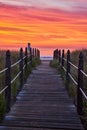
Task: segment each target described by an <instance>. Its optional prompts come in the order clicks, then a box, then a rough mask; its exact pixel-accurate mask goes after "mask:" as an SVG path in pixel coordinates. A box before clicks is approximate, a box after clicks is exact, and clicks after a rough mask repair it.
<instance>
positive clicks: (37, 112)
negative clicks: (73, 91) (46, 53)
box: [0, 61, 83, 130]
mask: <svg viewBox="0 0 87 130" xmlns="http://www.w3.org/2000/svg"><path fill="white" fill-rule="evenodd" d="M51 129H58V130H83V127H82V125H81V122H80V119H79V117H78V115H77V112H76V109H75V106H74V105H73V104H72V100H71V99H70V98H69V97H68V94H67V92H66V89H65V86H64V84H63V81H62V79H61V76H60V75H58V74H57V72H56V70H55V69H53V68H50V67H49V62H48V61H44V62H42V64H41V65H40V66H38V67H37V68H36V70H34V71H33V72H32V74H31V75H30V76H29V78H28V80H27V82H26V84H25V85H24V87H23V89H22V91H21V92H20V93H19V95H18V96H17V101H16V103H15V104H14V106H13V107H12V109H11V111H10V112H9V113H8V114H7V115H6V117H5V119H4V121H3V123H2V126H0V130H51Z"/></svg>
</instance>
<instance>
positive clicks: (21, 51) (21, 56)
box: [20, 48, 23, 89]
mask: <svg viewBox="0 0 87 130" xmlns="http://www.w3.org/2000/svg"><path fill="white" fill-rule="evenodd" d="M20 60H21V61H20V71H21V74H20V89H21V88H22V86H23V49H22V48H21V49H20Z"/></svg>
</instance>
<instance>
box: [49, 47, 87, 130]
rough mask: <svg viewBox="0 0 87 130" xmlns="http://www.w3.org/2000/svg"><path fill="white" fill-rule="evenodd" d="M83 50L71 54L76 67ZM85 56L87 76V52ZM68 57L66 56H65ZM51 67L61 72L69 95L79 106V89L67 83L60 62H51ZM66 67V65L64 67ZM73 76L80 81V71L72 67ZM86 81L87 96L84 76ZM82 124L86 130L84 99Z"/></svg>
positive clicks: (86, 105) (86, 109) (86, 104)
mask: <svg viewBox="0 0 87 130" xmlns="http://www.w3.org/2000/svg"><path fill="white" fill-rule="evenodd" d="M80 52H81V50H76V51H74V52H72V53H71V56H70V59H71V62H72V63H73V64H74V65H76V66H77V67H78V61H79V54H80ZM82 53H83V56H84V58H83V59H84V72H85V73H86V74H87V50H86V49H85V50H82ZM65 57H66V55H65ZM50 65H51V66H52V67H55V68H57V70H58V72H60V74H61V76H62V78H63V80H64V83H65V85H66V89H67V90H68V94H69V96H70V97H71V98H72V99H73V102H74V104H75V105H77V87H76V86H75V84H74V83H73V82H72V81H71V80H70V81H69V82H68V83H67V82H66V73H65V72H64V70H63V69H62V68H61V66H60V65H59V62H58V60H53V61H51V62H50ZM64 66H65V67H66V63H65V65H64ZM71 75H72V76H73V77H74V79H75V80H76V81H77V79H78V71H77V70H76V69H75V68H73V67H71ZM83 79H84V88H83V89H84V91H85V93H86V95H87V78H86V77H85V76H83ZM81 119H82V122H83V124H84V126H85V128H86V129H87V100H85V99H84V98H83V116H82V117H81Z"/></svg>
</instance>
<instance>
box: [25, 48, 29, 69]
mask: <svg viewBox="0 0 87 130" xmlns="http://www.w3.org/2000/svg"><path fill="white" fill-rule="evenodd" d="M25 56H26V58H25V65H26V67H25V71H27V62H28V52H27V47H26V48H25Z"/></svg>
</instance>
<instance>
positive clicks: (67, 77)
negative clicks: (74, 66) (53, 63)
mask: <svg viewBox="0 0 87 130" xmlns="http://www.w3.org/2000/svg"><path fill="white" fill-rule="evenodd" d="M69 62H70V50H68V51H67V71H66V80H67V81H69V73H70V63H69Z"/></svg>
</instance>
